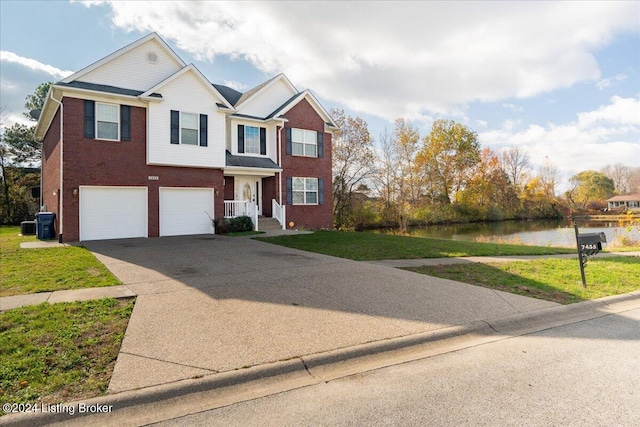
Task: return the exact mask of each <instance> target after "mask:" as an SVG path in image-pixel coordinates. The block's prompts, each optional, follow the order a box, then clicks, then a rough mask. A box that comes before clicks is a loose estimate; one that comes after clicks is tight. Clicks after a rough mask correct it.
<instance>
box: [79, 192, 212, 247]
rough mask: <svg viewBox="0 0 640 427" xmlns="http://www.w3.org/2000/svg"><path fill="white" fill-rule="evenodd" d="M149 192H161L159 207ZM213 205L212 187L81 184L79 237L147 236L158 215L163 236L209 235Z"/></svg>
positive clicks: (83, 238) (87, 238)
mask: <svg viewBox="0 0 640 427" xmlns="http://www.w3.org/2000/svg"><path fill="white" fill-rule="evenodd" d="M149 191H159V206H158V207H155V206H153V207H152V206H150V205H149V200H150V198H149ZM213 206H214V190H213V188H177V187H160V188H159V189H158V190H155V189H153V190H150V189H149V188H148V187H142V186H140V187H121V186H80V212H79V214H80V218H79V220H80V224H79V226H80V240H81V241H85V240H105V239H123V238H133V237H148V236H149V221H150V220H151V221H152V222H155V218H158V221H159V235H160V236H179V235H190V234H210V233H213V224H212V221H211V218H213V217H214V210H213V209H214V208H213ZM156 209H157V210H156ZM153 210H156V212H158V216H157V217H156V216H155V215H152V216H151V217H150V215H149V212H152V211H153Z"/></svg>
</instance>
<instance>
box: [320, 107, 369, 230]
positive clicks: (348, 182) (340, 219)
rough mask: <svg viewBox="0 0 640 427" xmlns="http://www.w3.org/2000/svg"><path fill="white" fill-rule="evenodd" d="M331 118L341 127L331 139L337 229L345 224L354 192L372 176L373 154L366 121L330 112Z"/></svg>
mask: <svg viewBox="0 0 640 427" xmlns="http://www.w3.org/2000/svg"><path fill="white" fill-rule="evenodd" d="M331 116H332V117H333V119H334V120H335V122H336V124H337V125H338V127H339V128H340V130H339V131H338V132H336V133H335V135H334V139H333V140H332V160H333V200H334V206H333V218H334V221H335V225H336V228H338V229H339V228H341V227H342V226H344V225H345V224H346V223H347V221H348V220H347V217H348V216H349V213H350V212H351V210H352V197H353V193H354V191H355V190H356V189H357V188H358V187H360V186H361V185H364V184H365V182H366V180H367V179H368V178H370V177H371V176H372V174H373V171H374V166H375V152H374V151H373V144H372V141H371V137H370V135H369V129H368V128H367V122H365V121H364V120H362V119H361V118H360V117H351V116H347V115H345V113H344V110H336V109H333V110H331Z"/></svg>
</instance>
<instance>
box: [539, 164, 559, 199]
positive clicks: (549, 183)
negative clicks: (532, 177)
mask: <svg viewBox="0 0 640 427" xmlns="http://www.w3.org/2000/svg"><path fill="white" fill-rule="evenodd" d="M538 176H539V177H540V181H542V184H543V186H544V188H545V191H546V193H547V196H548V197H555V196H556V185H557V184H558V180H559V179H560V172H559V171H558V167H557V166H556V165H555V164H554V163H553V162H552V161H551V160H550V159H549V157H548V156H545V158H544V163H542V166H540V169H539V170H538Z"/></svg>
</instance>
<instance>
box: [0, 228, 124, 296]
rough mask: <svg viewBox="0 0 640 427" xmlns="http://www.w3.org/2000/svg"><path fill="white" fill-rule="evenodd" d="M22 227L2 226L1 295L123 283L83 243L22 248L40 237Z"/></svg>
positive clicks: (0, 230) (0, 237)
mask: <svg viewBox="0 0 640 427" xmlns="http://www.w3.org/2000/svg"><path fill="white" fill-rule="evenodd" d="M19 233H20V227H13V226H2V227H0V277H2V281H1V284H0V296H1V297H5V296H9V295H19V294H31V293H36V292H49V291H56V290H62V289H78V288H94V287H101V286H113V285H119V284H120V281H119V280H118V279H117V278H116V277H115V276H114V275H113V274H111V272H109V270H107V268H106V267H105V266H104V265H103V264H102V263H101V262H99V261H98V260H97V259H96V257H94V256H93V254H91V252H89V251H88V250H86V249H85V248H82V247H74V246H68V247H62V248H46V249H21V248H20V243H22V242H30V241H36V238H35V236H19V235H18V234H19Z"/></svg>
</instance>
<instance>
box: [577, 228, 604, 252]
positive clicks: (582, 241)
mask: <svg viewBox="0 0 640 427" xmlns="http://www.w3.org/2000/svg"><path fill="white" fill-rule="evenodd" d="M603 243H607V236H606V235H605V234H604V233H602V232H600V233H584V234H578V246H579V247H580V251H581V252H583V253H585V254H587V255H595V254H597V253H598V252H600V251H601V250H602V244H603Z"/></svg>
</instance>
